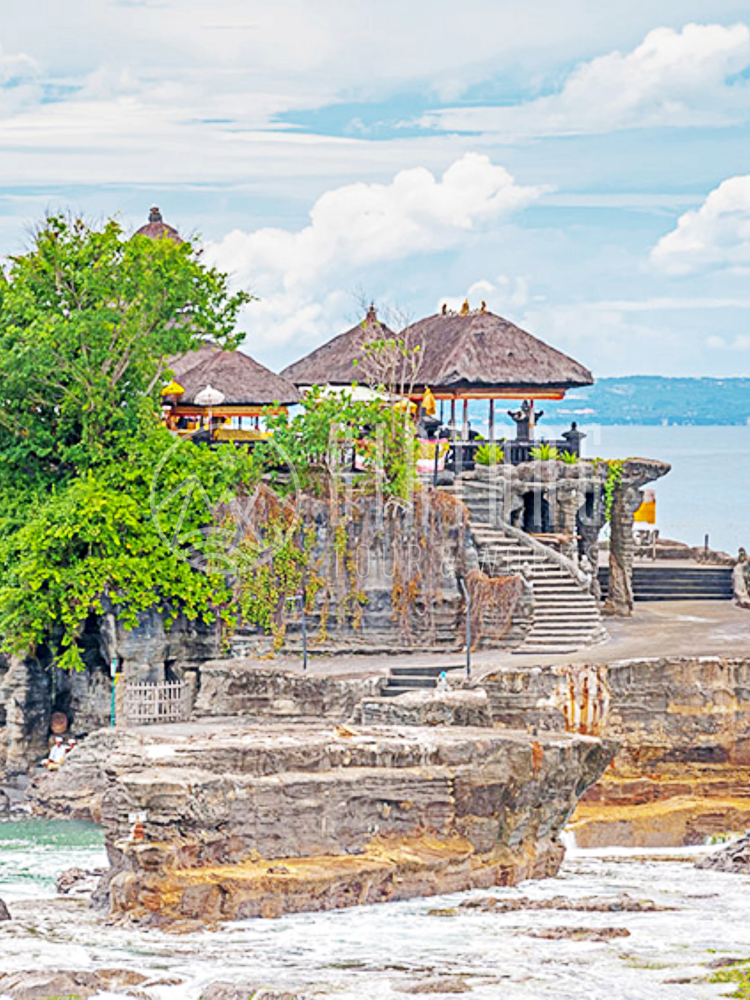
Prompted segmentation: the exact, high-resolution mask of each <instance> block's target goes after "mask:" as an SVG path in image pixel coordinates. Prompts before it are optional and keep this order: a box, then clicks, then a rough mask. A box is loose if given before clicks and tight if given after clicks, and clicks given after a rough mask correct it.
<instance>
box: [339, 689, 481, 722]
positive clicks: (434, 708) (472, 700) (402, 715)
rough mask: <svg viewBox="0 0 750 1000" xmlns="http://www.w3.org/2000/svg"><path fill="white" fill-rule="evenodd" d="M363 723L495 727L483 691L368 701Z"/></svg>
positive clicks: (417, 694) (361, 711)
mask: <svg viewBox="0 0 750 1000" xmlns="http://www.w3.org/2000/svg"><path fill="white" fill-rule="evenodd" d="M358 716H359V718H360V719H361V721H362V722H365V723H369V724H370V725H390V726H488V727H490V726H492V712H491V710H490V703H489V700H488V698H487V692H486V691H484V690H483V689H482V688H474V689H472V690H463V689H459V690H454V691H443V692H440V691H437V690H435V691H426V692H421V691H413V692H407V693H406V694H402V695H400V696H399V697H398V698H364V699H363V700H362V703H361V705H360V707H359V709H358Z"/></svg>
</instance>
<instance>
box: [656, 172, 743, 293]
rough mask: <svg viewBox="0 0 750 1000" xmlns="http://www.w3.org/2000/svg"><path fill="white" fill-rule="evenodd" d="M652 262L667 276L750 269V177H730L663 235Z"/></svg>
mask: <svg viewBox="0 0 750 1000" xmlns="http://www.w3.org/2000/svg"><path fill="white" fill-rule="evenodd" d="M651 259H652V261H653V262H654V263H655V264H656V265H657V266H658V267H660V268H661V269H663V270H664V271H666V272H667V273H668V274H677V275H679V274H690V273H691V272H694V271H698V270H701V269H705V268H711V267H740V268H744V267H750V174H746V175H744V176H742V177H730V178H728V179H727V180H725V181H723V182H722V183H721V184H720V185H719V186H718V187H717V188H715V189H714V190H713V191H711V193H710V194H709V195H708V197H707V198H706V200H705V201H704V202H703V204H702V205H701V207H700V208H699V209H697V210H696V211H691V212H685V214H684V215H682V216H681V217H680V219H679V220H678V222H677V228H676V229H673V230H672V232H671V233H667V235H666V236H662V238H661V239H660V240H659V242H658V243H657V244H656V246H655V247H654V249H653V250H652V251H651Z"/></svg>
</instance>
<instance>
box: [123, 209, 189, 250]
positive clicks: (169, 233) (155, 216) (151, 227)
mask: <svg viewBox="0 0 750 1000" xmlns="http://www.w3.org/2000/svg"><path fill="white" fill-rule="evenodd" d="M135 235H136V236H148V238H149V239H151V240H161V239H164V237H165V236H166V237H167V238H168V239H170V240H174V241H175V243H182V242H184V241H183V239H182V237H181V236H180V234H179V233H178V232H177V230H176V229H175V228H174V226H168V225H167V223H166V222H165V221H164V219H163V218H162V215H161V212H160V211H159V209H158V208H157V207H156V205H154V206H153V207H152V209H151V211H150V212H149V214H148V222H147V223H146V225H145V226H141V228H140V229H137V230H136V232H135Z"/></svg>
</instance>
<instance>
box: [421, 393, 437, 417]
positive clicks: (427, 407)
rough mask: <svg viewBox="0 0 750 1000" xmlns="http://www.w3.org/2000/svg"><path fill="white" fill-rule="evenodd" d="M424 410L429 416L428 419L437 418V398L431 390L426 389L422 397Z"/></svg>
mask: <svg viewBox="0 0 750 1000" xmlns="http://www.w3.org/2000/svg"><path fill="white" fill-rule="evenodd" d="M422 409H423V410H424V412H425V413H426V414H427V416H428V417H434V416H435V410H437V403H436V402H435V397H434V396H433V395H432V392H431V390H430V389H425V394H424V396H423V397H422Z"/></svg>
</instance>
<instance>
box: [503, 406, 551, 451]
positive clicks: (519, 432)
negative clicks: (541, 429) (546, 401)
mask: <svg viewBox="0 0 750 1000" xmlns="http://www.w3.org/2000/svg"><path fill="white" fill-rule="evenodd" d="M508 416H509V417H510V418H511V420H514V421H515V423H516V441H531V440H533V438H534V427H535V426H536V422H537V420H541V419H542V417H543V416H544V410H539V411H537V412H536V413H535V412H534V404H533V403H532V402H531V401H530V400H528V399H524V401H523V403H522V404H521V409H520V410H508Z"/></svg>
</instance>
